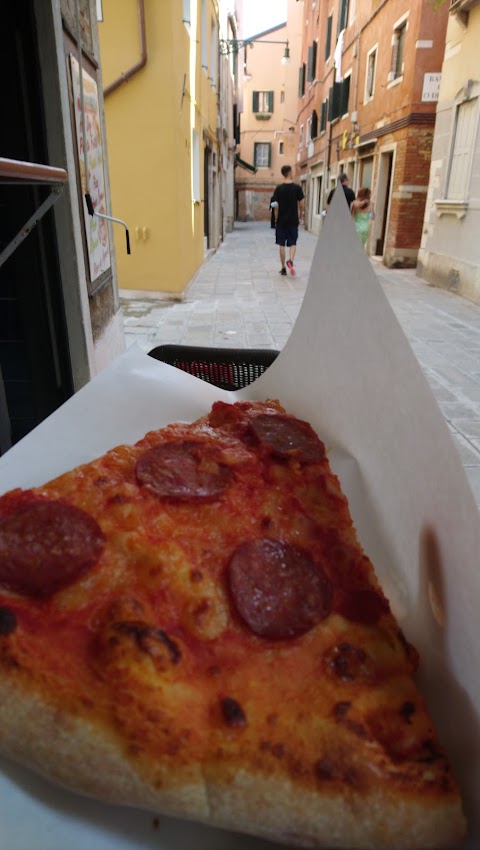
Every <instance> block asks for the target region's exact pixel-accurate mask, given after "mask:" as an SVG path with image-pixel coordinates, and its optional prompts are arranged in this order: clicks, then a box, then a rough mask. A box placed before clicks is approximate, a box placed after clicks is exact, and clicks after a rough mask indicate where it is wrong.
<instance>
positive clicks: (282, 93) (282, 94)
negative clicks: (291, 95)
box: [280, 90, 285, 103]
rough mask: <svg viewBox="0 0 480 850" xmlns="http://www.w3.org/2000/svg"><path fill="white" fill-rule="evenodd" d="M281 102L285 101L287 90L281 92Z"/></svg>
mask: <svg viewBox="0 0 480 850" xmlns="http://www.w3.org/2000/svg"><path fill="white" fill-rule="evenodd" d="M280 103H285V92H284V91H283V90H282V91H281V92H280Z"/></svg>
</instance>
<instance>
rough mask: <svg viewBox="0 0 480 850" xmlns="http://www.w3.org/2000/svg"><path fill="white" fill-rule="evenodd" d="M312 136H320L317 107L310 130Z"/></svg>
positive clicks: (313, 137) (313, 113)
mask: <svg viewBox="0 0 480 850" xmlns="http://www.w3.org/2000/svg"><path fill="white" fill-rule="evenodd" d="M310 136H311V137H312V139H316V138H317V136H318V115H317V113H316V110H315V109H314V110H313V112H312V126H311V130H310Z"/></svg>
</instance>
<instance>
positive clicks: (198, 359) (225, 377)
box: [148, 345, 279, 390]
mask: <svg viewBox="0 0 480 850" xmlns="http://www.w3.org/2000/svg"><path fill="white" fill-rule="evenodd" d="M148 353H149V355H150V357H154V358H155V360H161V361H162V362H163V363H168V364H169V365H170V366H176V368H177V369H182V370H183V371H184V372H188V373H189V374H190V375H195V377H196V378H201V380H202V381H207V383H209V384H214V385H215V386H217V387H221V388H222V389H223V390H239V389H241V388H242V387H246V386H248V384H251V383H252V381H254V380H255V379H256V378H258V377H259V376H260V375H261V374H262V373H263V372H265V370H266V369H268V367H269V366H270V365H271V364H272V363H273V361H274V360H275V358H276V357H277V356H278V354H279V352H278V351H275V350H272V349H266V348H207V347H203V346H196V345H159V346H157V347H156V348H153V349H152V351H149V352H148Z"/></svg>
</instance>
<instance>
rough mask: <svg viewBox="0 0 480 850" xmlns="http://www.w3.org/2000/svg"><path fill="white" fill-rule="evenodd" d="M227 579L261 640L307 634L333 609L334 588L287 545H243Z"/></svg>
mask: <svg viewBox="0 0 480 850" xmlns="http://www.w3.org/2000/svg"><path fill="white" fill-rule="evenodd" d="M227 577H228V582H229V587H230V592H231V594H232V598H233V602H234V604H235V608H236V609H237V611H238V613H239V615H240V617H241V618H242V620H244V621H245V623H246V624H247V625H248V626H249V627H250V629H251V630H252V632H254V633H255V634H256V635H259V636H260V637H265V638H274V639H280V638H291V637H295V636H296V635H302V634H304V633H305V632H308V631H309V630H310V629H312V628H313V627H314V626H316V625H317V623H320V622H321V620H324V619H325V617H328V615H329V613H330V611H331V608H332V599H333V590H332V585H331V583H330V581H329V580H328V578H327V577H326V576H325V575H324V573H323V572H322V570H321V568H320V567H319V565H318V564H316V563H315V562H314V561H312V559H311V558H310V556H309V555H308V553H307V552H304V551H303V550H302V549H298V548H297V547H296V546H292V545H291V544H290V543H286V542H285V541H283V540H271V539H270V538H260V539H258V540H250V541H248V542H246V543H242V544H241V545H240V546H239V547H238V548H237V549H236V550H235V552H234V553H233V556H232V558H231V560H230V563H229V565H228V574H227Z"/></svg>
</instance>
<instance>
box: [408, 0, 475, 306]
mask: <svg viewBox="0 0 480 850" xmlns="http://www.w3.org/2000/svg"><path fill="white" fill-rule="evenodd" d="M479 40H480V4H478V2H477V3H474V2H472V0H469V2H462V0H460V2H456V3H455V4H454V10H452V12H451V13H450V17H449V23H448V29H447V39H446V48H445V58H444V62H443V68H442V80H441V85H440V92H439V100H438V106H437V120H436V126H435V136H434V142H433V151H432V162H431V170H430V184H429V192H428V196H427V205H426V210H425V221H424V228H423V238H422V243H421V248H420V251H419V257H418V266H417V273H418V274H419V275H420V276H421V277H424V278H425V279H426V280H428V281H430V282H431V283H434V284H436V285H437V286H442V287H444V288H447V289H450V290H452V291H453V292H459V293H460V294H461V295H463V296H465V297H466V298H470V299H471V300H472V301H475V302H477V303H480V246H479V240H478V234H479V233H480V133H479V114H480V80H479V73H478V68H479V62H478V45H479ZM461 147H463V152H462V151H461Z"/></svg>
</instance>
